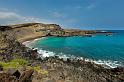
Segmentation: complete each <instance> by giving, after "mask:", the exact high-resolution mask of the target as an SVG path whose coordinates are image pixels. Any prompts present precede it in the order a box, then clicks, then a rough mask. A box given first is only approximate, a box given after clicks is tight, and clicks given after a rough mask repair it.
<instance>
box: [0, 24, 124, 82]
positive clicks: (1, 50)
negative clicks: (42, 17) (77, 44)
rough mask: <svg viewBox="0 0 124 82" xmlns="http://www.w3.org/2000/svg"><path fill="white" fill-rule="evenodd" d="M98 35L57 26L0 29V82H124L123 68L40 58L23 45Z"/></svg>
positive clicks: (20, 25)
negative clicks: (49, 38)
mask: <svg viewBox="0 0 124 82" xmlns="http://www.w3.org/2000/svg"><path fill="white" fill-rule="evenodd" d="M94 33H96V31H83V30H73V29H62V28H61V27H60V26H59V25H56V24H42V23H27V24H18V25H9V26H1V27H0V82H124V78H123V77H124V68H123V67H117V68H113V69H108V68H104V67H103V66H101V65H97V64H95V63H93V62H87V61H85V60H80V59H73V60H70V59H67V60H66V61H65V60H64V59H62V58H59V57H57V56H55V57H48V58H45V59H42V58H38V53H37V50H34V49H30V48H27V47H25V45H23V44H22V43H21V42H23V41H26V40H31V39H34V38H39V37H43V36H58V37H64V36H84V35H85V34H94Z"/></svg>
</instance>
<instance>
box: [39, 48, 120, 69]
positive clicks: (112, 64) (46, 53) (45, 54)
mask: <svg viewBox="0 0 124 82" xmlns="http://www.w3.org/2000/svg"><path fill="white" fill-rule="evenodd" d="M38 53H39V57H42V58H45V57H51V56H58V57H59V58H63V59H64V60H67V58H70V59H81V60H85V61H86V62H94V63H96V64H99V65H103V66H104V67H107V68H116V67H120V66H122V65H121V63H120V62H118V61H111V60H107V61H105V60H92V59H88V58H83V57H75V56H74V55H69V54H63V53H59V54H56V53H54V52H52V51H46V50H41V49H40V50H38Z"/></svg>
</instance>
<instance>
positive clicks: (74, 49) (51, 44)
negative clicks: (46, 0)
mask: <svg viewBox="0 0 124 82" xmlns="http://www.w3.org/2000/svg"><path fill="white" fill-rule="evenodd" d="M114 32H116V33H115V34H113V35H111V36H106V35H105V34H96V35H94V36H93V37H81V36H80V37H79V36H76V37H47V38H43V39H39V40H37V41H35V43H34V44H32V47H34V48H38V49H39V50H40V49H42V50H46V51H48V52H46V53H49V52H54V55H55V54H56V55H59V54H61V55H63V54H64V55H67V56H70V55H73V56H79V57H83V58H88V59H93V60H97V61H98V60H102V61H107V62H108V61H112V62H113V61H118V62H117V63H119V64H120V63H121V65H124V31H123V30H121V31H120V30H115V31H114ZM42 54H43V53H42ZM50 54H53V53H49V55H50Z"/></svg>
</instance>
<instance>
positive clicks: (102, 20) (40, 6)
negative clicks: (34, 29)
mask: <svg viewBox="0 0 124 82" xmlns="http://www.w3.org/2000/svg"><path fill="white" fill-rule="evenodd" d="M26 22H41V23H57V24H59V25H61V26H62V27H64V28H78V29H98V30H101V29H124V0H0V24H1V25H4V24H17V23H26Z"/></svg>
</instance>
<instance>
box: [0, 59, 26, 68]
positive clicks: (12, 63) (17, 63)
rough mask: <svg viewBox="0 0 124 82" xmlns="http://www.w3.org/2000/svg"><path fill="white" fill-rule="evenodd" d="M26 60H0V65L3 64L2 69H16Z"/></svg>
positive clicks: (24, 63)
mask: <svg viewBox="0 0 124 82" xmlns="http://www.w3.org/2000/svg"><path fill="white" fill-rule="evenodd" d="M26 64H28V62H27V61H26V60H24V59H13V60H11V61H10V62H3V61H0V65H2V66H3V69H8V68H15V69H17V68H18V67H19V66H21V65H26Z"/></svg>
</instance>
